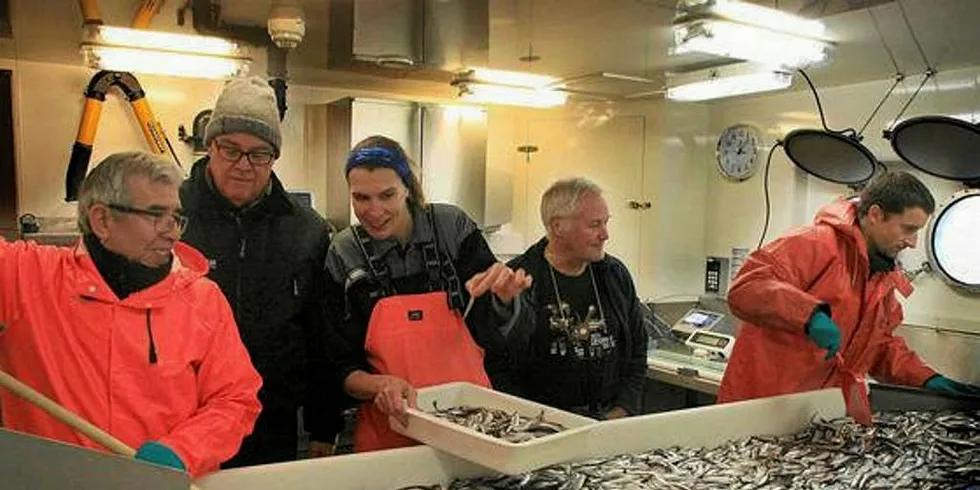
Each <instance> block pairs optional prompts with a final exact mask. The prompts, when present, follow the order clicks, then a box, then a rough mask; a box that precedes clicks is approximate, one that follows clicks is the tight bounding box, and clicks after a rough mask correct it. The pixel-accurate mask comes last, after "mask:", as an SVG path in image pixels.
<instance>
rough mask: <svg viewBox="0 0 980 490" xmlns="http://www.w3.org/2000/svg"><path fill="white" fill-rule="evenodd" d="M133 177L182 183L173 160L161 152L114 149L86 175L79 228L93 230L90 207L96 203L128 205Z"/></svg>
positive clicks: (84, 230)
mask: <svg viewBox="0 0 980 490" xmlns="http://www.w3.org/2000/svg"><path fill="white" fill-rule="evenodd" d="M131 177H146V178H148V179H150V181H151V182H162V183H166V184H172V185H174V186H179V185H180V183H181V181H182V180H183V177H182V176H181V173H180V169H178V168H177V166H176V165H174V163H173V162H172V161H170V160H169V159H167V158H164V157H162V156H159V155H153V154H150V153H146V152H142V151H127V152H121V153H113V154H112V155H109V156H107V157H105V159H104V160H102V161H101V162H99V165H98V166H96V167H95V169H93V170H92V171H91V172H89V174H88V175H87V176H86V177H85V181H84V182H82V190H81V193H80V195H79V197H78V228H79V229H81V230H82V233H91V232H92V227H91V225H90V224H89V222H88V211H89V209H90V208H91V207H92V205H93V204H96V203H100V202H101V203H105V204H110V203H111V204H121V205H123V206H129V205H131V204H132V203H131V202H130V196H129V183H128V180H129V179H130V178H131Z"/></svg>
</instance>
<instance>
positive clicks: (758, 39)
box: [670, 19, 831, 68]
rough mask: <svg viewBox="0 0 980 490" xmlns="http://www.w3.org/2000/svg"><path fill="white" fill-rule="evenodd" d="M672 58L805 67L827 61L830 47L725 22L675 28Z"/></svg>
mask: <svg viewBox="0 0 980 490" xmlns="http://www.w3.org/2000/svg"><path fill="white" fill-rule="evenodd" d="M673 31H674V46H673V47H672V48H671V49H670V54H671V55H680V54H685V53H706V54H711V55H714V56H721V57H725V58H734V59H740V60H748V61H754V62H756V63H761V64H766V65H770V66H779V67H788V68H794V67H803V66H808V65H812V64H816V63H821V62H823V61H824V60H826V59H827V55H828V51H829V50H830V47H831V44H830V43H828V42H826V41H822V40H817V39H810V38H806V37H799V36H794V35H792V34H787V33H784V32H780V31H774V30H769V29H766V28H762V27H757V26H751V25H746V24H740V23H737V22H730V21H726V20H714V19H705V20H695V21H691V22H686V23H682V24H677V25H674V29H673Z"/></svg>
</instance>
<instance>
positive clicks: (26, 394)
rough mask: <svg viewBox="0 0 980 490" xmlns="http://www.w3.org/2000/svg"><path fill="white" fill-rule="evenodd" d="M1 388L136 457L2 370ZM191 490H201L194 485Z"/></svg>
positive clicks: (0, 371) (104, 443) (111, 437)
mask: <svg viewBox="0 0 980 490" xmlns="http://www.w3.org/2000/svg"><path fill="white" fill-rule="evenodd" d="M0 386H2V387H4V388H6V389H8V390H10V391H11V392H12V393H14V394H15V395H17V396H19V397H21V398H23V399H25V400H27V401H29V402H31V403H32V404H33V405H34V406H36V407H37V408H40V409H41V410H44V411H45V412H47V413H48V414H50V415H51V416H52V417H54V418H56V419H58V420H59V421H61V422H63V423H64V424H65V425H67V426H69V427H71V428H72V429H75V430H77V431H78V432H79V433H81V434H82V435H84V436H85V437H88V438H89V439H91V440H93V441H95V442H97V443H99V444H101V445H102V447H104V448H106V449H108V450H109V451H112V452H114V453H116V454H119V455H121V456H126V457H128V458H134V457H136V450H135V449H133V448H131V447H129V446H128V445H126V443H124V442H122V441H120V440H119V439H116V438H115V437H113V436H112V434H109V433H108V432H106V431H104V430H102V429H100V428H98V427H96V426H95V425H93V424H92V423H90V422H89V421H87V420H85V419H83V418H81V417H79V416H78V415H77V414H75V413H74V412H72V411H70V410H68V409H67V408H65V407H62V406H61V405H59V404H58V403H57V402H55V401H54V400H52V399H50V398H48V397H46V396H44V395H42V394H41V393H38V391H37V390H35V389H34V388H31V387H30V386H27V385H26V384H24V383H22V382H21V381H20V380H19V379H17V378H15V377H13V376H11V375H9V374H7V373H6V372H4V371H3V370H0ZM189 490H200V489H199V488H198V487H197V486H196V485H194V484H193V483H191V484H190V488H189Z"/></svg>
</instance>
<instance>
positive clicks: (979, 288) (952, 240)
mask: <svg viewBox="0 0 980 490" xmlns="http://www.w3.org/2000/svg"><path fill="white" fill-rule="evenodd" d="M926 246H927V249H928V250H927V251H928V254H929V263H930V265H931V266H932V269H933V270H934V271H936V272H937V273H938V274H939V275H940V276H941V277H942V278H943V279H944V280H945V281H946V282H948V283H949V284H951V285H952V286H954V287H957V288H959V289H961V290H964V291H968V292H973V293H980V250H978V248H980V189H971V190H967V191H963V192H960V193H957V194H955V195H953V196H952V197H951V198H950V199H949V200H948V201H947V202H946V203H944V204H943V206H942V207H940V209H939V210H938V211H937V212H936V214H935V215H934V216H933V218H932V221H931V222H930V224H929V231H928V234H927V236H926Z"/></svg>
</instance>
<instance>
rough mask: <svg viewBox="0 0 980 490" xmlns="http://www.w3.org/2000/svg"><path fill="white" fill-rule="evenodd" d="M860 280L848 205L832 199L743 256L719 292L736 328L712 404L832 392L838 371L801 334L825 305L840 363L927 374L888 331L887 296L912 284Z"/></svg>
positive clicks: (897, 375)
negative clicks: (803, 223) (808, 221)
mask: <svg viewBox="0 0 980 490" xmlns="http://www.w3.org/2000/svg"><path fill="white" fill-rule="evenodd" d="M869 274H870V268H869V262H868V252H867V244H866V243H865V239H864V235H863V234H862V233H861V230H860V228H859V226H858V222H857V206H856V203H855V202H853V201H845V200H839V201H836V202H834V203H832V204H830V205H828V206H826V207H824V208H823V209H821V210H820V212H819V213H818V214H817V217H816V219H815V223H814V225H813V226H809V227H805V228H802V229H800V230H797V231H794V232H791V233H789V234H787V235H785V236H783V237H781V238H778V239H776V240H774V241H772V242H771V243H769V244H767V245H766V246H765V247H763V248H762V249H760V250H757V251H755V252H753V253H752V254H751V255H750V256H749V258H748V260H747V261H746V262H745V264H744V265H743V266H742V269H741V270H740V271H739V273H738V276H737V277H736V278H735V281H734V282H733V283H732V287H731V289H730V291H729V293H728V306H729V307H730V309H731V310H732V313H734V314H735V316H737V317H738V318H739V319H741V320H742V323H741V324H740V325H739V332H738V340H736V342H735V347H734V351H733V352H732V357H731V359H730V360H729V362H728V367H727V368H726V370H725V377H724V379H722V382H721V389H720V390H719V392H718V401H719V402H730V401H738V400H746V399H750V398H761V397H767V396H775V395H782V394H788V393H798V392H802V391H810V390H816V389H820V388H826V387H830V386H840V384H841V373H840V371H839V370H838V369H836V368H835V367H834V363H833V359H831V360H830V361H825V360H824V356H825V354H826V351H824V350H822V349H820V348H819V347H817V346H816V344H814V343H813V342H812V341H811V340H810V339H809V338H808V337H807V336H806V333H805V324H806V322H807V321H808V320H809V319H810V316H811V315H812V314H813V312H814V310H815V309H816V308H817V307H818V306H821V305H823V307H825V308H829V313H830V314H831V316H832V317H833V319H834V322H835V323H836V324H837V326H838V327H840V333H841V348H840V353H841V355H842V356H843V358H844V364H845V366H847V367H848V368H849V369H851V370H853V371H854V372H856V373H859V374H865V373H870V375H871V376H872V377H873V378H875V379H876V380H879V381H883V382H888V383H896V384H903V385H910V386H922V384H923V383H925V382H926V380H927V379H929V378H930V377H931V376H933V375H934V374H936V372H935V371H934V370H932V369H931V368H929V367H928V366H926V365H925V364H924V363H923V362H922V360H920V359H919V357H918V356H917V355H916V354H915V353H914V352H912V351H911V350H909V348H908V346H907V345H906V344H905V340H904V339H902V338H901V337H896V336H895V335H893V331H894V330H895V328H896V327H898V326H899V324H901V322H902V307H901V305H900V304H899V302H898V300H897V299H896V298H895V291H898V292H900V293H901V294H902V295H903V296H905V297H908V295H909V294H911V293H912V285H911V284H910V283H909V282H908V280H907V279H906V278H905V276H904V274H903V273H902V272H901V271H899V270H894V271H891V272H882V273H877V274H874V275H871V276H870V277H869Z"/></svg>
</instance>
